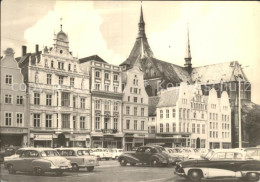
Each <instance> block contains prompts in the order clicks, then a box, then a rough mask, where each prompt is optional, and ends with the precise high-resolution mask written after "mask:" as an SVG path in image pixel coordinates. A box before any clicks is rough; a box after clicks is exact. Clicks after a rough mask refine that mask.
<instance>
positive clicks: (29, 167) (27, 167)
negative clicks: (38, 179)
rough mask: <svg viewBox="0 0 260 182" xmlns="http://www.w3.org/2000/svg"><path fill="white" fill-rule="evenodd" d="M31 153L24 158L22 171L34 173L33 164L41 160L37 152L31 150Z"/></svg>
mask: <svg viewBox="0 0 260 182" xmlns="http://www.w3.org/2000/svg"><path fill="white" fill-rule="evenodd" d="M28 152H29V153H27V155H26V156H25V157H24V158H23V167H22V169H23V170H21V171H33V167H34V166H33V164H32V162H33V161H34V160H36V159H38V158H39V153H38V152H37V151H36V150H29V151H28Z"/></svg>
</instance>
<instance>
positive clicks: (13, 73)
mask: <svg viewBox="0 0 260 182" xmlns="http://www.w3.org/2000/svg"><path fill="white" fill-rule="evenodd" d="M4 54H5V57H3V58H1V66H0V69H1V97H0V138H1V140H0V146H1V147H5V146H8V147H9V146H19V147H21V146H26V145H28V142H29V138H28V127H29V123H30V122H29V119H28V112H27V109H28V95H27V93H26V85H25V84H24V77H23V75H22V73H21V70H20V68H19V66H18V63H17V62H16V60H15V58H14V54H15V53H14V51H13V49H12V48H7V49H6V50H5V51H4Z"/></svg>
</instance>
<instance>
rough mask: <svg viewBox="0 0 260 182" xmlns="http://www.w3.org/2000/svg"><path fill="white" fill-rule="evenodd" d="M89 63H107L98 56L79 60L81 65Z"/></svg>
mask: <svg viewBox="0 0 260 182" xmlns="http://www.w3.org/2000/svg"><path fill="white" fill-rule="evenodd" d="M88 61H98V62H102V63H107V62H106V61H104V60H103V59H102V58H101V57H99V56H98V55H93V56H88V57H85V58H81V59H79V63H85V62H88Z"/></svg>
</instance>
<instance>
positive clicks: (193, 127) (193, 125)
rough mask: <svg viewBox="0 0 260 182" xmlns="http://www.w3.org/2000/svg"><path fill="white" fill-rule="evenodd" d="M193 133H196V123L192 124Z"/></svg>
mask: <svg viewBox="0 0 260 182" xmlns="http://www.w3.org/2000/svg"><path fill="white" fill-rule="evenodd" d="M192 133H195V124H192Z"/></svg>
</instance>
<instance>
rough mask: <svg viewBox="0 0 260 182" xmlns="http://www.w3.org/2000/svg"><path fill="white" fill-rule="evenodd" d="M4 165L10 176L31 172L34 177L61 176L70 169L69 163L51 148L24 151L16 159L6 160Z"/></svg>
mask: <svg viewBox="0 0 260 182" xmlns="http://www.w3.org/2000/svg"><path fill="white" fill-rule="evenodd" d="M4 165H5V168H6V169H7V170H8V171H9V173H10V174H15V173H16V171H21V172H33V173H35V174H36V175H43V174H44V172H56V174H57V175H62V173H63V172H64V171H65V170H67V169H70V168H71V164H70V161H69V160H67V159H65V158H64V157H61V156H60V155H59V153H58V152H57V151H56V150H54V149H51V148H30V149H25V150H24V151H23V152H22V153H21V154H20V156H19V157H18V158H14V159H10V160H7V161H5V162H4Z"/></svg>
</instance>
